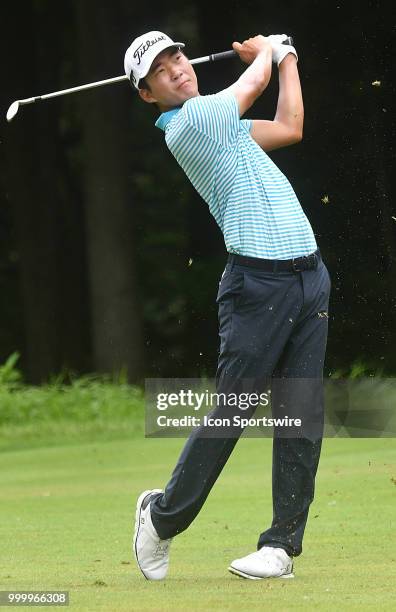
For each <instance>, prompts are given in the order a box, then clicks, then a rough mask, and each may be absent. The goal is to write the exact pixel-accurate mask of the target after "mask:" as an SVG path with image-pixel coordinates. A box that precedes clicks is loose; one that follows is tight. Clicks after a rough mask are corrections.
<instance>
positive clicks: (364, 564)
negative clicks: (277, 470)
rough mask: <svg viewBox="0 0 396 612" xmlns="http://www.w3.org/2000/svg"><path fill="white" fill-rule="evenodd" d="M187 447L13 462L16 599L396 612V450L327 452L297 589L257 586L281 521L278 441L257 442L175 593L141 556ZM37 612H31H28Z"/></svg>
mask: <svg viewBox="0 0 396 612" xmlns="http://www.w3.org/2000/svg"><path fill="white" fill-rule="evenodd" d="M182 443H183V441H181V440H149V439H147V440H146V439H142V438H141V437H139V438H135V439H131V440H112V441H100V442H99V441H98V442H96V443H92V442H91V443H80V444H73V445H68V446H57V447H45V448H34V449H25V450H12V451H6V452H3V453H1V454H0V473H1V499H2V502H1V507H0V529H1V553H0V554H1V560H0V587H1V589H2V590H11V589H19V590H28V589H32V590H57V589H59V590H68V591H69V592H70V608H71V609H73V610H107V611H112V610H114V611H115V610H155V611H156V610H185V609H190V610H208V611H210V610H264V609H267V610H290V609H291V608H293V609H301V610H302V609H304V610H307V609H308V610H314V609H319V610H345V609H348V610H362V609H371V608H373V607H376V608H378V609H379V610H394V601H395V595H396V588H395V584H396V552H395V527H396V517H395V508H396V442H395V440H393V439H367V440H360V439H355V440H352V439H337V440H325V441H324V446H323V452H322V458H321V463H320V466H319V473H318V478H317V489H316V500H315V501H314V503H313V505H312V507H311V513H310V519H309V522H308V527H307V531H306V537H305V540H304V552H303V554H302V555H301V556H300V557H299V558H297V559H296V560H295V575H296V578H295V579H294V580H288V581H283V580H267V581H244V580H242V579H239V578H237V577H235V576H232V575H231V574H229V573H228V572H227V566H228V564H229V562H230V561H231V560H232V559H234V558H236V557H239V556H243V555H245V554H247V553H249V552H253V550H254V548H255V544H256V540H257V536H258V534H259V532H260V531H262V530H264V528H266V527H267V525H268V523H269V521H270V517H271V495H270V474H271V468H270V465H271V441H270V440H268V439H243V440H241V441H240V442H239V444H238V445H237V447H236V450H235V452H234V454H233V455H232V457H231V459H230V461H229V463H228V464H227V466H226V468H225V470H224V472H223V474H222V475H221V477H220V479H219V481H218V483H217V484H216V486H215V488H214V490H213V492H212V494H211V495H210V497H209V498H208V501H207V503H206V505H205V506H204V508H203V510H202V512H201V514H200V515H199V517H198V518H197V520H196V521H195V522H194V524H193V525H192V526H191V528H190V529H189V530H188V531H187V532H185V533H183V534H181V535H180V536H178V537H177V538H176V539H175V540H174V542H173V544H172V548H171V566H170V572H169V575H168V578H167V580H166V581H165V582H159V583H150V582H147V581H146V580H145V579H144V578H143V577H142V576H141V575H140V573H139V572H138V570H137V569H136V566H135V563H134V560H133V559H132V552H131V545H130V542H131V535H132V530H133V519H134V511H135V501H136V497H137V495H138V494H139V493H140V492H141V491H142V490H143V489H145V488H150V487H158V486H163V485H164V484H165V482H166V480H167V478H168V476H169V472H170V470H171V469H172V468H173V465H174V463H175V460H176V458H177V455H178V452H179V449H180V447H181V445H182ZM24 609H25V608H24Z"/></svg>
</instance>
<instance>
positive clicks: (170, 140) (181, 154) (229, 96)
mask: <svg viewBox="0 0 396 612" xmlns="http://www.w3.org/2000/svg"><path fill="white" fill-rule="evenodd" d="M155 125H156V126H157V127H159V128H161V129H162V130H164V131H165V141H166V144H167V146H168V148H169V150H170V151H171V153H172V154H173V155H174V157H175V158H176V160H177V162H178V163H179V164H180V166H181V167H182V168H183V170H184V172H185V173H186V175H187V177H188V178H189V180H190V181H191V183H192V184H193V186H194V187H195V189H196V190H197V191H198V193H199V194H200V195H201V197H202V198H203V199H204V200H205V202H206V203H207V204H208V206H209V210H210V212H211V213H212V215H213V216H214V218H215V220H216V222H217V224H218V225H219V227H220V229H221V231H222V233H223V236H224V241H225V245H226V249H227V251H228V252H229V253H238V254H239V255H247V256H250V257H259V258H263V259H291V258H293V257H300V256H302V255H308V254H309V253H312V252H313V251H315V250H316V249H317V244H316V241H315V236H314V234H313V231H312V228H311V225H310V223H309V221H308V219H307V217H306V216H305V214H304V211H303V210H302V208H301V204H300V202H299V201H298V199H297V196H296V194H295V193H294V191H293V188H292V186H291V185H290V183H289V181H288V180H287V178H286V177H285V175H284V174H282V172H281V171H280V170H279V168H278V167H277V166H276V165H275V164H274V162H273V161H272V160H271V159H270V158H269V157H268V155H267V154H266V153H265V152H264V151H263V150H262V149H261V148H260V146H259V145H258V144H257V143H256V142H255V141H254V140H253V138H252V137H251V136H250V129H251V126H252V121H251V120H248V119H242V120H241V119H240V117H239V109H238V103H237V100H236V98H235V95H234V94H233V93H232V91H230V90H229V89H225V90H224V91H222V92H220V93H218V94H215V95H209V96H197V97H195V98H190V99H189V100H187V101H186V102H185V103H184V104H183V106H181V107H179V108H175V109H172V110H170V111H168V112H165V113H163V114H162V115H161V116H160V117H159V118H158V120H157V121H156V124H155Z"/></svg>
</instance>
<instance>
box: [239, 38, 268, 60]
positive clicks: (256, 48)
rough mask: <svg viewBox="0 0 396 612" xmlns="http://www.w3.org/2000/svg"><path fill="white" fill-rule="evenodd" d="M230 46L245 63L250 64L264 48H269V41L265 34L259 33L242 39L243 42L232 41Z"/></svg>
mask: <svg viewBox="0 0 396 612" xmlns="http://www.w3.org/2000/svg"><path fill="white" fill-rule="evenodd" d="M232 48H233V49H234V51H236V52H237V53H238V55H239V57H240V58H241V60H242V61H243V62H245V64H251V63H252V62H254V60H255V59H256V57H257V56H258V55H259V53H261V52H262V51H264V50H265V49H271V52H272V48H271V42H270V41H269V40H268V38H266V37H265V36H262V35H261V34H259V35H258V36H254V37H253V38H248V39H247V40H244V41H243V43H242V44H241V43H239V42H233V43H232Z"/></svg>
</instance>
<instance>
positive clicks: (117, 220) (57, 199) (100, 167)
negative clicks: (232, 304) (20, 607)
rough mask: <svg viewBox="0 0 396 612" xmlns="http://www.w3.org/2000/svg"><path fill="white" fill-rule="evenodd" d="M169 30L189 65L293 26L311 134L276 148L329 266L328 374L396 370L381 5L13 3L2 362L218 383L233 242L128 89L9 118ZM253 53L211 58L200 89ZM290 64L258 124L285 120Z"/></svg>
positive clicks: (387, 43) (0, 223)
mask: <svg viewBox="0 0 396 612" xmlns="http://www.w3.org/2000/svg"><path fill="white" fill-rule="evenodd" d="M152 29H158V30H162V31H165V32H166V33H168V34H169V35H170V36H171V37H172V38H174V39H175V40H181V41H184V42H185V43H186V53H187V55H188V56H189V57H191V58H192V57H197V56H200V55H206V54H209V53H215V52H219V51H224V50H227V49H229V48H231V43H232V42H233V41H234V40H239V41H242V40H243V39H245V38H247V37H249V36H252V35H255V34H257V33H262V34H265V35H269V34H278V33H279V34H281V33H287V34H289V35H292V36H293V37H294V41H295V46H296V49H297V52H298V55H299V63H298V67H299V73H300V78H301V83H302V89H303V96H304V104H305V130H304V138H303V141H302V142H301V143H299V144H298V145H295V146H292V147H288V148H285V149H282V150H279V151H274V152H271V153H270V157H271V159H273V160H274V162H275V163H276V164H277V165H278V166H279V168H280V169H281V170H282V172H284V173H285V174H286V176H287V177H288V178H289V180H290V182H291V184H292V185H293V187H294V189H295V191H296V193H297V196H298V198H299V200H300V202H301V204H302V207H303V209H304V211H305V213H306V214H307V216H308V218H309V220H310V222H311V224H312V227H313V230H314V232H315V235H316V239H317V242H318V244H319V246H320V248H321V251H322V254H323V257H324V260H325V262H326V265H327V267H328V269H329V271H330V274H331V277H332V295H331V302H330V321H329V323H330V327H329V341H328V351H327V361H326V370H325V374H327V375H329V374H331V372H332V371H334V369H340V368H341V369H342V368H344V369H346V370H348V369H349V368H350V367H351V364H353V363H356V362H357V361H360V362H362V363H363V364H365V367H367V368H368V369H372V370H374V371H378V370H381V371H384V372H386V373H387V374H388V375H392V374H395V373H396V351H395V346H396V204H395V203H394V198H395V188H394V183H393V181H392V179H393V175H394V163H395V156H394V137H395V122H394V112H393V97H394V94H395V83H394V80H393V77H394V74H393V62H392V59H391V58H392V57H394V47H395V42H396V41H395V25H394V8H393V5H392V3H390V2H385V1H368V2H366V3H364V4H362V3H358V2H356V1H351V2H345V1H342V0H340V1H339V2H337V1H334V2H326V3H324V2H320V1H319V0H301V1H300V2H282V1H279V2H277V3H276V4H274V3H263V2H258V1H257V0H245V1H244V2H238V1H235V0H228V1H227V2H225V1H223V0H221V1H219V2H216V3H215V2H208V1H207V0H201V1H200V2H197V1H196V0H195V1H191V0H185V1H183V2H181V1H179V0H174V1H173V2H172V3H168V4H167V3H160V2H151V3H138V2H133V1H130V0H129V1H126V0H112V1H111V2H110V1H108V2H101V3H98V2H97V1H96V2H94V1H93V0H78V1H77V0H62V1H61V2H59V1H58V2H54V1H53V0H52V1H50V0H30V1H28V0H26V1H25V0H21V1H20V2H18V3H7V4H6V5H5V6H4V7H3V9H2V37H1V41H0V44H1V47H2V48H1V61H2V78H3V81H2V88H1V92H0V111H1V118H0V129H1V134H0V152H1V153H0V154H1V165H0V182H1V207H0V292H1V300H0V360H1V361H4V360H5V359H6V358H7V357H8V356H9V355H10V354H11V353H13V352H15V351H18V352H19V353H20V362H19V363H20V367H21V368H22V370H23V372H24V375H25V377H26V380H27V381H29V382H31V383H41V382H44V381H46V380H47V379H48V378H49V377H50V376H51V375H54V374H57V373H59V372H73V373H76V374H84V373H87V372H98V373H106V372H107V373H108V372H116V371H119V370H120V369H123V370H124V371H125V372H126V373H127V376H128V379H129V380H130V381H131V382H137V383H139V382H141V381H142V380H143V379H144V378H145V377H176V376H177V377H199V376H202V375H208V376H213V375H214V372H215V367H216V361H217V355H218V345H219V343H218V335H217V310H216V304H215V298H216V293H217V287H218V281H219V278H220V276H221V274H222V271H223V269H224V265H225V262H226V253H225V248H224V243H223V238H222V235H221V233H220V230H219V229H218V228H217V226H216V223H215V221H214V219H213V218H212V217H211V215H210V214H209V212H208V209H207V205H206V204H205V203H204V202H203V201H202V200H201V199H200V197H199V196H198V195H197V194H196V193H195V192H194V190H193V187H192V186H191V184H190V183H189V182H188V180H187V178H186V177H185V176H184V174H183V172H182V170H181V169H180V168H179V166H178V165H177V163H176V161H175V160H174V159H173V157H172V156H171V154H170V152H169V151H168V150H167V148H166V145H165V142H164V139H163V133H162V132H161V131H160V130H158V129H157V128H155V127H154V122H155V120H156V116H157V114H156V111H155V109H154V108H152V107H150V106H148V105H146V104H144V103H143V102H142V101H141V100H140V99H139V98H138V96H137V95H136V94H135V93H134V92H133V90H132V88H131V87H130V85H129V84H128V83H127V82H126V83H121V84H116V85H111V86H108V87H103V88H100V89H94V90H92V91H88V92H84V93H78V94H73V95H70V96H65V97H61V98H57V99H54V100H51V101H45V102H42V103H39V104H36V105H31V106H25V107H23V108H22V109H20V111H19V113H18V115H17V117H16V118H15V119H14V121H13V122H12V123H11V124H7V122H6V119H5V115H6V111H7V109H8V106H9V105H10V104H11V102H12V101H14V100H16V99H21V98H26V97H30V96H34V95H39V94H44V93H49V92H52V91H56V90H59V89H64V88H67V87H73V86H76V85H80V84H84V83H89V82H92V81H96V80H100V79H104V78H109V77H112V76H118V75H121V74H122V73H123V57H124V53H125V50H126V48H127V47H128V46H129V44H130V43H131V42H132V40H133V38H134V37H135V36H137V35H140V34H142V33H144V32H145V31H148V30H152ZM243 69H244V65H242V64H241V63H240V62H239V61H238V60H229V61H224V62H220V63H218V64H214V65H202V66H197V67H196V71H197V74H198V79H199V83H200V93H201V94H208V93H214V92H216V91H219V90H221V89H223V88H224V87H227V86H228V85H230V84H231V83H232V82H233V81H234V80H236V78H237V77H238V75H239V74H240V73H241V72H242V70H243ZM277 94H278V82H277V71H276V69H275V70H274V71H273V75H272V78H271V83H270V85H269V87H268V89H267V90H266V91H265V93H264V94H263V96H262V98H261V99H260V100H259V101H258V102H257V103H256V104H255V106H254V107H253V109H252V110H251V112H249V114H248V116H249V117H252V118H265V119H273V117H274V115H275V110H276V102H277Z"/></svg>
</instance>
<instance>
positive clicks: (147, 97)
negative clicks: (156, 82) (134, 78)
mask: <svg viewBox="0 0 396 612" xmlns="http://www.w3.org/2000/svg"><path fill="white" fill-rule="evenodd" d="M138 94H139V96H140V97H141V98H142V100H144V101H145V102H149V103H150V104H153V103H155V102H157V98H154V96H153V95H152V93H151V91H150V90H149V89H139V90H138Z"/></svg>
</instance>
